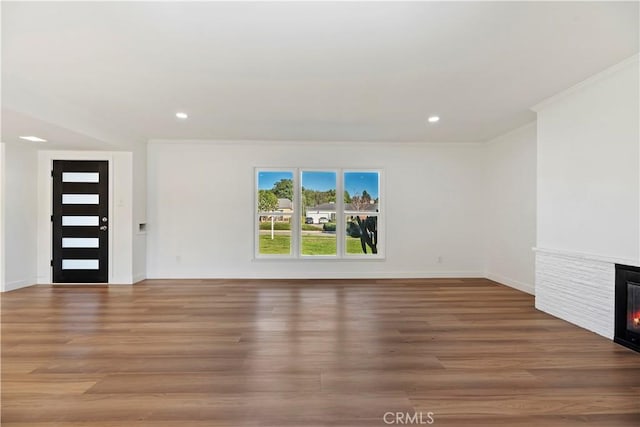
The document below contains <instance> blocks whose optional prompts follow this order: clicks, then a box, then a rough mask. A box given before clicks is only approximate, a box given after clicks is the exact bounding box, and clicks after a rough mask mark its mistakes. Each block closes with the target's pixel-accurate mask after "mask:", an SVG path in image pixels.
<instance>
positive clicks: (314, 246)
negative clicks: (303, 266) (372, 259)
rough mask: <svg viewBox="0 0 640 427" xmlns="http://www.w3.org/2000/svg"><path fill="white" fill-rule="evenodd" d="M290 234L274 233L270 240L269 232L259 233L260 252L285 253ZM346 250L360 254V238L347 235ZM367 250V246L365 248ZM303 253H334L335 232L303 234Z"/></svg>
mask: <svg viewBox="0 0 640 427" xmlns="http://www.w3.org/2000/svg"><path fill="white" fill-rule="evenodd" d="M290 247H291V236H289V235H286V234H276V235H275V236H274V238H273V240H271V235H270V234H261V235H260V253H261V254H274V255H286V254H288V253H289V252H290ZM346 252H347V253H348V254H354V255H355V254H362V247H361V246H360V239H359V238H353V237H347V246H346ZM367 252H368V253H371V252H370V251H369V248H367ZM302 254H303V255H335V254H336V236H335V234H319V235H311V236H310V235H303V236H302Z"/></svg>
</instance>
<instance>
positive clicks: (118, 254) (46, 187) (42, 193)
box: [7, 151, 134, 284]
mask: <svg viewBox="0 0 640 427" xmlns="http://www.w3.org/2000/svg"><path fill="white" fill-rule="evenodd" d="M53 160H108V161H109V194H110V206H109V217H110V218H109V230H110V231H109V283H112V284H130V283H132V282H133V229H134V228H133V184H132V183H133V168H132V153H130V152H118V151H114V152H107V151H40V152H38V166H37V177H38V184H37V189H38V192H37V194H38V197H37V201H38V203H37V224H38V244H37V254H38V257H37V263H38V264H37V265H38V283H51V267H50V260H51V220H50V216H51V206H52V201H51V175H50V174H51V167H52V165H53ZM34 176H36V171H34ZM7 184H8V183H7ZM34 188H35V185H34Z"/></svg>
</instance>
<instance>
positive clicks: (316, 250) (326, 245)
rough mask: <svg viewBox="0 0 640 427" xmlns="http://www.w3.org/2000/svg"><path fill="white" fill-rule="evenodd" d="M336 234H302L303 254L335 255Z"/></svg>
mask: <svg viewBox="0 0 640 427" xmlns="http://www.w3.org/2000/svg"><path fill="white" fill-rule="evenodd" d="M336 251H337V249H336V235H335V234H319V235H302V255H335V254H336Z"/></svg>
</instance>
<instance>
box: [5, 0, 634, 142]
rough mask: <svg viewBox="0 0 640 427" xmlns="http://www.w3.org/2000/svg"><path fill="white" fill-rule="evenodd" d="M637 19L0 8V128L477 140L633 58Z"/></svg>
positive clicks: (613, 6) (507, 6)
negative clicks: (430, 121)
mask: <svg viewBox="0 0 640 427" xmlns="http://www.w3.org/2000/svg"><path fill="white" fill-rule="evenodd" d="M638 14H639V9H638V2H626V3H614V2H566V3H565V2H563V3H554V2H532V3H516V2H507V3H504V2H499V3H479V2H474V3H466V2H465V3H463V2H446V3H442V2H422V3H421V2H410V3H390V2H388V3H383V2H370V3H329V2H322V3H310V2H302V3H268V2H261V3H226V2H225V3H222V2H220V3H205V2H190V3H181V2H113V3H109V2H100V3H94V2H65V3H57V2H56V3H49V2H44V3H40V2H38V3H31V2H20V3H18V2H2V73H3V75H2V84H3V86H2V88H3V93H2V108H3V112H4V114H3V120H2V124H3V127H2V138H3V141H5V142H8V141H11V140H14V139H15V138H16V137H17V135H19V134H24V133H28V134H35V135H38V136H41V137H44V138H47V137H49V138H48V139H52V136H51V135H48V134H47V126H55V127H57V128H58V129H60V128H62V129H68V130H70V131H73V132H75V135H76V137H77V136H78V134H80V135H88V136H91V137H93V138H96V139H98V140H104V141H107V140H109V141H112V142H113V141H118V140H127V139H131V138H134V139H139V140H146V139H152V138H162V139H174V138H175V139H187V138H189V139H191V138H197V139H245V140H246V139H253V140H320V141H433V142H435V141H437V142H463V141H464V142H466V141H483V140H487V139H490V138H492V137H495V136H497V135H500V134H502V133H504V132H506V131H508V130H511V129H513V128H516V127H518V126H520V125H523V124H525V123H527V122H530V121H531V120H533V119H534V118H535V115H534V113H532V112H531V111H530V110H529V107H531V106H532V105H534V104H536V103H538V102H539V101H541V100H542V99H544V98H546V97H549V96H551V95H554V94H555V93H557V92H559V91H561V90H563V89H566V88H568V87H570V86H572V85H574V84H576V83H578V82H580V81H582V80H584V79H585V78H587V77H589V76H591V75H593V74H595V73H597V72H599V71H601V70H603V69H605V68H607V67H609V66H611V65H613V64H615V63H617V62H619V61H622V60H623V59H625V58H627V57H629V56H632V55H634V54H636V53H637V52H638V50H639V42H638V40H639V31H638ZM178 110H182V111H186V112H188V113H189V115H190V118H189V119H188V120H187V121H184V122H180V121H178V120H177V119H176V118H175V117H174V114H175V112H176V111H178ZM431 114H438V115H440V116H441V117H442V120H441V121H440V123H438V124H437V125H427V124H426V118H427V116H429V115H431ZM29 120H31V126H32V128H31V129H28V128H29ZM43 126H44V127H43ZM54 133H55V132H54ZM70 138H71V137H70ZM54 139H58V140H59V141H57V142H59V143H64V142H65V141H64V139H65V136H64V135H60V134H56V135H55V138H54ZM60 139H61V140H60ZM92 145H93V143H92Z"/></svg>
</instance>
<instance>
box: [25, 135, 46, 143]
mask: <svg viewBox="0 0 640 427" xmlns="http://www.w3.org/2000/svg"><path fill="white" fill-rule="evenodd" d="M19 138H20V139H26V140H27V141H31V142H47V140H46V139H42V138H38V137H37V136H21V137H19Z"/></svg>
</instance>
